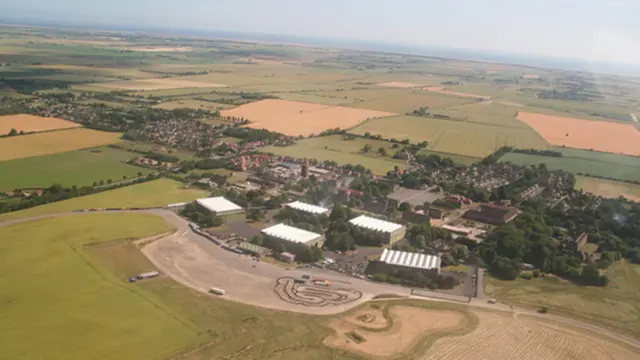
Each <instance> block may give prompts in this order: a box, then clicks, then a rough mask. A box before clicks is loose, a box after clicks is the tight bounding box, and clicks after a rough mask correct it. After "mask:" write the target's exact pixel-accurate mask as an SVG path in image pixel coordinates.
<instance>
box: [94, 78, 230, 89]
mask: <svg viewBox="0 0 640 360" xmlns="http://www.w3.org/2000/svg"><path fill="white" fill-rule="evenodd" d="M92 85H93V86H96V87H101V88H107V89H117V90H133V91H150V90H167V89H179V88H225V87H228V86H227V85H223V84H217V83H210V82H202V81H193V80H184V79H181V78H162V79H144V80H136V81H113V82H102V83H95V84H92Z"/></svg>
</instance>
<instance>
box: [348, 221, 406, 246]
mask: <svg viewBox="0 0 640 360" xmlns="http://www.w3.org/2000/svg"><path fill="white" fill-rule="evenodd" d="M349 223H350V224H351V225H353V226H357V227H359V228H362V229H366V230H369V231H375V232H379V233H383V234H385V236H386V237H387V243H388V244H393V243H395V242H396V241H398V240H402V239H403V238H404V235H405V233H406V232H407V229H406V228H405V227H404V225H401V224H396V223H392V222H390V221H386V220H380V219H376V218H372V217H370V216H366V215H360V216H358V217H356V218H353V219H351V220H349Z"/></svg>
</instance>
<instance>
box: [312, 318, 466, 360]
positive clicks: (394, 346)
mask: <svg viewBox="0 0 640 360" xmlns="http://www.w3.org/2000/svg"><path fill="white" fill-rule="evenodd" d="M360 313H362V312H360ZM372 313H373V314H372V315H373V316H375V317H376V318H378V317H380V316H382V313H381V312H380V311H372ZM389 314H390V316H391V318H392V319H393V325H392V326H391V327H390V328H389V329H386V330H382V329H384V326H382V327H381V324H380V323H376V324H375V325H373V326H369V324H368V323H367V322H366V321H358V320H357V318H353V316H348V317H346V318H343V319H339V320H337V321H334V322H333V323H331V324H330V325H329V326H330V327H331V328H332V329H333V330H334V333H333V334H331V335H330V336H329V337H327V338H326V339H325V341H324V344H325V345H328V346H331V347H336V348H340V349H344V350H347V351H352V352H355V353H359V354H363V355H365V356H367V355H368V356H377V357H382V358H389V357H397V356H401V355H402V354H408V353H410V352H411V350H412V349H413V348H414V347H415V346H416V345H417V344H418V342H419V341H420V340H421V339H422V338H424V337H425V336H426V335H428V334H432V333H436V332H440V331H451V330H454V329H457V328H459V327H460V326H461V325H464V324H465V320H464V316H463V315H462V314H460V313H458V312H455V311H443V310H428V309H422V308H418V307H411V306H394V307H392V308H391V309H390V310H389ZM362 315H363V314H360V315H359V316H362ZM386 325H387V323H386V321H385V326H386ZM366 328H369V329H372V330H374V331H367V330H366ZM351 331H355V332H356V333H358V334H359V335H361V336H362V337H363V338H364V339H366V340H365V341H364V342H361V343H357V342H355V341H354V340H352V339H350V338H349V337H347V336H346V335H345V334H347V333H349V332H351Z"/></svg>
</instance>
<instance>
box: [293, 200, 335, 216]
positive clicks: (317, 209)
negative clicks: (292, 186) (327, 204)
mask: <svg viewBox="0 0 640 360" xmlns="http://www.w3.org/2000/svg"><path fill="white" fill-rule="evenodd" d="M286 206H287V207H290V208H292V209H296V210H299V211H304V212H308V213H311V214H318V215H319V214H326V213H328V212H329V209H327V208H323V207H322V206H317V205H311V204H307V203H303V202H300V201H294V202H292V203H289V204H286Z"/></svg>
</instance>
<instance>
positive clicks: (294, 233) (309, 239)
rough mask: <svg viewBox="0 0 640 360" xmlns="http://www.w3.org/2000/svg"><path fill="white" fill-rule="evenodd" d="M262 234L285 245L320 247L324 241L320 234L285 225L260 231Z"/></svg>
mask: <svg viewBox="0 0 640 360" xmlns="http://www.w3.org/2000/svg"><path fill="white" fill-rule="evenodd" d="M262 234H263V235H266V236H268V237H270V238H273V239H277V240H280V241H284V242H287V243H294V244H301V245H305V246H320V245H321V244H322V242H323V241H324V236H322V235H321V234H316V233H314V232H311V231H307V230H303V229H298V228H296V227H293V226H289V225H286V224H278V225H274V226H271V227H268V228H265V229H262Z"/></svg>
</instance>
